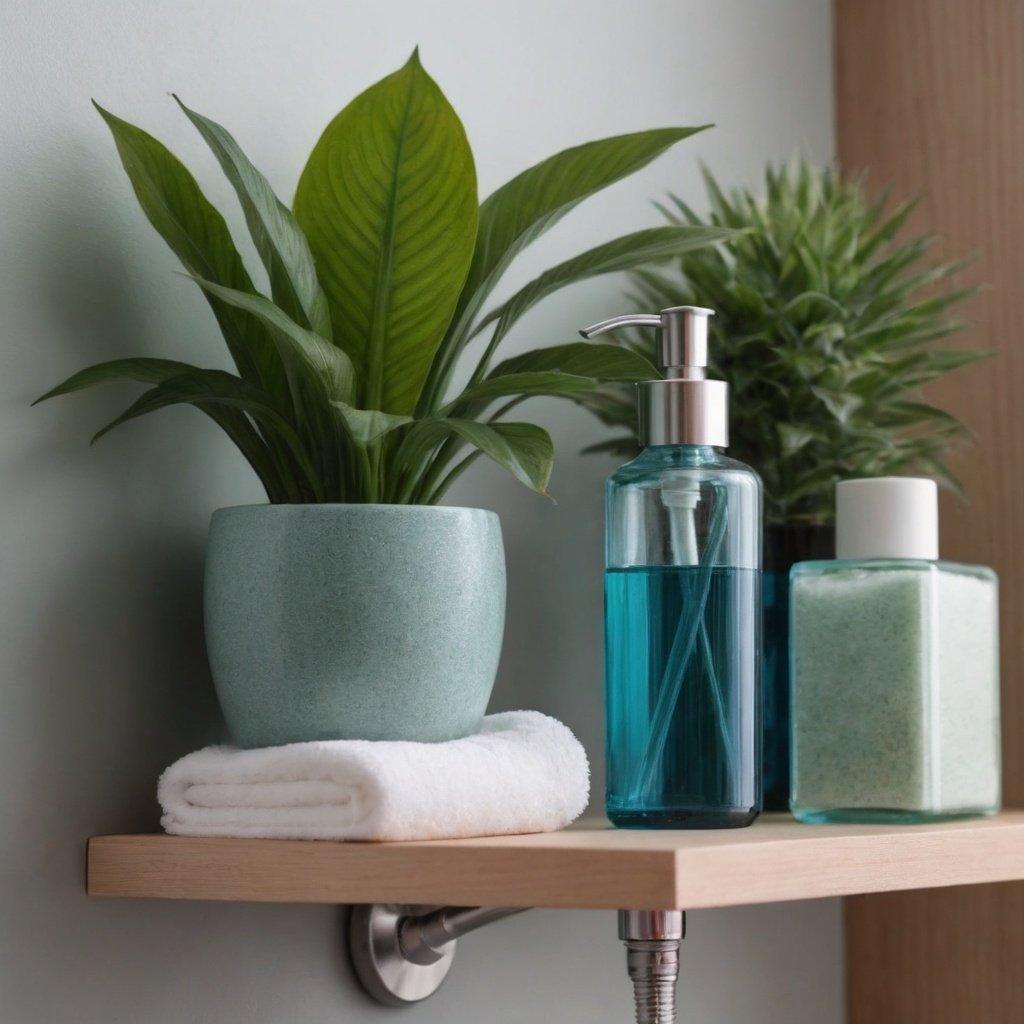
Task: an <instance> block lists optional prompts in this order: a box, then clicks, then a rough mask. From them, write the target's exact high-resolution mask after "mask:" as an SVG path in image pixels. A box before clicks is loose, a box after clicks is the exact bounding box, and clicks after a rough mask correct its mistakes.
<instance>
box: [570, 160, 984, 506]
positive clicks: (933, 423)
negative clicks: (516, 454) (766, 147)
mask: <svg viewBox="0 0 1024 1024" xmlns="http://www.w3.org/2000/svg"><path fill="white" fill-rule="evenodd" d="M704 180H705V183H706V186H707V192H708V198H709V201H710V214H709V215H708V217H707V218H702V217H699V216H697V214H696V213H694V211H693V210H692V209H691V208H690V207H689V206H688V205H687V204H686V203H684V202H683V201H682V200H681V199H679V198H678V197H676V196H674V195H673V196H670V197H669V204H668V205H659V209H661V211H662V213H663V214H664V216H665V218H666V220H667V221H668V222H669V224H671V225H689V226H693V227H698V226H704V227H720V228H731V229H735V230H737V231H738V232H740V233H737V234H735V235H733V236H732V237H731V238H729V239H727V240H726V241H723V242H721V243H720V244H718V245H716V246H714V247H709V248H705V249H702V250H700V251H697V252H690V253H686V254H684V255H682V256H681V257H679V259H678V260H677V261H675V262H674V263H673V264H672V265H671V266H670V267H669V268H665V267H652V268H644V269H641V270H637V271H635V272H633V274H632V275H631V276H632V281H633V285H634V286H635V294H634V295H633V296H632V300H633V302H634V304H635V306H636V308H638V309H642V308H648V309H651V310H657V309H662V308H665V307H668V306H675V305H681V304H693V305H700V306H710V307H712V308H714V309H715V310H716V312H717V315H716V316H715V318H714V319H713V320H712V322H711V367H712V374H713V375H714V376H717V377H721V378H723V379H724V380H727V381H728V382H729V385H730V391H731V444H730V454H733V455H735V457H736V458H738V459H742V460H743V461H744V462H747V463H749V464H751V465H753V466H755V467H756V468H757V470H758V471H759V472H760V473H761V475H762V477H763V479H764V484H765V517H766V520H767V521H768V522H769V523H770V524H783V523H809V524H827V523H829V522H830V521H831V520H832V516H833V490H834V485H835V482H836V480H838V479H842V478H845V477H854V476H883V475H888V474H905V473H911V472H914V473H918V472H924V473H926V474H930V475H933V476H935V477H937V478H938V479H940V481H943V482H945V483H947V484H949V485H951V486H953V487H954V488H957V489H958V487H959V485H958V484H957V482H956V480H955V479H954V478H953V477H952V475H951V474H950V472H949V469H948V467H947V465H946V462H945V455H946V453H947V450H948V448H949V446H950V443H951V442H952V441H953V440H954V439H955V438H956V437H958V436H959V435H961V434H963V432H964V428H963V426H962V424H961V423H960V422H959V421H958V420H957V419H956V418H955V417H953V416H952V415H950V414H949V413H948V412H945V411H943V410H942V409H938V408H936V407H935V406H933V405H930V404H928V403H926V402H925V401H923V400H922V398H921V394H920V389H921V388H922V386H924V385H925V384H927V383H929V381H932V380H934V379H935V378H936V377H939V376H941V375H942V374H944V373H947V372H948V371H950V370H955V369H957V368H958V367H961V366H964V365H965V364H967V363H970V362H973V361H974V360H976V359H979V358H982V357H983V354H980V353H978V352H968V351H953V350H950V349H944V348H936V347H935V346H934V342H936V341H937V340H939V339H940V338H943V337H945V336H947V335H950V334H953V333H954V332H956V331H959V330H961V329H962V328H963V327H964V326H965V324H964V322H963V321H961V320H957V319H953V318H951V317H950V316H949V311H950V309H951V307H953V306H955V305H956V304H957V303H959V302H960V301H961V300H963V299H964V298H966V297H967V296H969V295H971V294H972V292H973V291H974V290H975V289H973V288H962V287H956V286H954V283H953V278H954V276H955V275H956V272H957V271H958V270H959V269H960V267H961V266H962V264H961V263H940V264H934V263H929V262H928V261H927V258H926V257H927V254H928V251H929V249H930V248H931V246H932V243H933V239H932V238H931V237H915V238H913V239H910V240H909V241H901V240H899V239H898V236H899V234H900V229H901V228H902V226H903V224H904V222H905V220H906V218H907V216H908V214H909V213H910V211H911V210H912V209H913V208H914V205H915V202H916V200H909V201H907V202H903V203H901V204H899V205H897V206H896V207H895V208H893V209H892V210H890V209H889V205H888V199H889V192H888V190H886V191H885V192H884V193H883V194H882V196H881V198H879V199H878V200H876V201H874V202H869V201H868V200H867V198H866V196H865V190H864V187H863V184H862V183H861V182H860V181H842V180H841V179H840V178H839V177H838V176H837V175H836V174H835V173H834V172H833V171H832V170H830V169H827V168H818V167H814V166H811V165H809V164H807V163H803V162H798V163H794V164H791V165H790V166H789V167H786V168H781V169H774V168H772V167H770V166H769V167H768V169H767V170H766V173H765V191H764V194H763V195H756V194H755V193H754V192H752V191H749V190H747V189H735V190H732V191H731V192H729V193H728V194H726V192H725V191H723V189H722V188H721V187H720V186H719V185H718V183H717V182H716V181H715V179H714V177H713V176H712V175H711V174H710V173H708V172H707V171H705V172H704ZM619 341H620V343H621V344H623V345H624V347H626V348H627V349H628V350H629V351H633V352H636V353H637V354H639V355H643V356H644V357H646V358H648V359H653V358H654V355H655V353H654V340H653V338H651V337H650V336H648V335H640V334H631V335H629V336H628V337H620V338H619ZM581 401H582V402H583V404H585V405H587V406H588V407H589V408H590V409H591V410H592V411H594V412H595V413H596V414H597V415H598V416H599V417H600V418H601V419H602V420H604V422H606V423H608V424H612V425H615V426H623V427H627V428H628V429H629V430H630V434H629V435H627V436H623V437H620V438H617V439H615V440H612V441H609V442H606V443H604V444H601V445H595V446H594V448H595V449H603V450H611V451H616V452H619V453H631V452H635V451H636V446H637V441H636V436H635V424H636V413H635V409H634V403H633V395H632V389H631V388H629V387H627V386H623V385H606V386H603V387H601V388H600V389H599V390H598V391H597V392H596V393H595V394H593V395H589V396H582V397H581ZM591 450H593V449H591Z"/></svg>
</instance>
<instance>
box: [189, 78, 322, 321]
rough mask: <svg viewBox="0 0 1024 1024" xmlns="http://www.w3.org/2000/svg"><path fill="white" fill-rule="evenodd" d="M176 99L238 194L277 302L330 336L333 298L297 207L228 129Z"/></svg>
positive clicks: (293, 317)
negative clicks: (296, 215)
mask: <svg viewBox="0 0 1024 1024" xmlns="http://www.w3.org/2000/svg"><path fill="white" fill-rule="evenodd" d="M174 98H175V100H176V101H177V103H178V106H180V107H181V109H182V110H183V111H184V112H185V114H186V115H187V117H188V119H189V120H190V121H191V122H192V123H193V124H194V125H195V126H196V128H197V129H198V130H199V134H200V135H202V137H203V138H204V139H205V140H206V143H207V145H208V146H209V147H210V149H211V150H213V154H214V156H216V158H217V160H218V162H219V163H220V166H221V168H222V170H223V171H224V174H225V175H226V176H227V178H228V180H229V181H230V182H231V184H232V186H233V187H234V190H235V192H236V193H237V194H238V201H239V202H240V203H241V204H242V210H243V212H244V213H245V222H246V224H247V225H248V226H249V234H250V235H252V240H253V242H254V243H255V245H256V251H257V252H258V253H259V254H260V259H261V260H262V261H263V265H264V267H266V269H267V275H268V277H269V278H270V289H271V295H272V296H273V298H274V301H275V302H276V303H277V304H278V305H279V306H280V307H281V308H282V309H283V310H284V311H285V312H286V313H287V314H288V315H289V316H290V317H291V318H292V319H293V320H294V321H295V322H296V323H299V324H301V325H302V326H303V327H308V328H310V330H312V331H315V332H316V333H317V334H319V335H321V336H322V337H324V338H330V336H331V316H330V312H329V311H328V308H327V297H326V296H325V295H324V293H323V289H322V288H321V287H320V282H319V281H318V280H317V276H316V267H315V266H314V263H313V254H312V253H311V252H310V251H309V243H308V242H307V241H306V236H305V235H304V234H303V233H302V229H301V228H300V227H299V225H298V223H297V222H296V220H295V218H294V217H293V216H292V213H291V211H290V210H289V209H288V208H287V207H286V206H285V205H284V203H282V202H281V200H280V199H278V198H277V196H276V195H274V191H273V189H271V187H270V183H269V182H268V181H267V179H266V178H265V177H264V176H263V175H262V174H261V173H260V172H259V171H258V170H256V168H255V167H254V166H253V165H252V163H250V161H249V158H248V157H247V156H246V155H245V154H244V153H243V152H242V149H241V147H240V146H239V145H238V143H237V142H236V141H235V140H234V138H233V137H232V136H231V134H230V133H229V132H228V131H227V130H226V129H224V128H222V127H221V126H220V125H219V124H217V123H216V121H211V120H210V119H209V118H207V117H203V115H202V114H198V113H196V112H195V111H194V110H190V109H189V108H188V107H186V106H185V104H184V103H182V102H181V100H180V99H178V97H177V96H175V97H174Z"/></svg>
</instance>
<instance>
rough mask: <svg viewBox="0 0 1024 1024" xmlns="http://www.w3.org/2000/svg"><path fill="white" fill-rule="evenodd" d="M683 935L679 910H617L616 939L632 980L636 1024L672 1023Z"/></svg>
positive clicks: (682, 921)
mask: <svg viewBox="0 0 1024 1024" xmlns="http://www.w3.org/2000/svg"><path fill="white" fill-rule="evenodd" d="M685 935H686V915H685V914H684V913H683V912H682V911H681V910H620V911H619V938H620V939H622V940H623V942H625V944H626V967H627V970H628V971H629V977H630V980H631V981H632V982H633V1000H634V1003H635V1005H636V1024H675V1019H676V981H677V980H678V978H679V944H680V942H681V940H682V939H683V937H684V936H685Z"/></svg>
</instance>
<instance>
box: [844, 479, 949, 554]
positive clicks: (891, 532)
mask: <svg viewBox="0 0 1024 1024" xmlns="http://www.w3.org/2000/svg"><path fill="white" fill-rule="evenodd" d="M836 557H837V558H921V559H928V560H934V559H936V558H938V557H939V490H938V488H937V487H936V486H935V481H934V480H926V479H924V478H922V477H909V476H880V477H874V478H873V479H867V480H842V481H840V482H839V483H838V484H837V485H836Z"/></svg>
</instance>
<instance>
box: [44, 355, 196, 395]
mask: <svg viewBox="0 0 1024 1024" xmlns="http://www.w3.org/2000/svg"><path fill="white" fill-rule="evenodd" d="M194 369H195V367H194V366H190V365H189V364H188V363H179V362H178V361H177V360H174V359H147V358H138V359H112V360H110V362H106V363H97V364H96V365H95V366H89V367H87V368H86V369H84V370H79V371H78V373H73V374H72V375H71V376H70V377H68V379H67V380H66V381H64V382H63V383H62V384H58V385H57V386H56V387H55V388H51V389H50V390H49V391H47V392H46V394H45V395H40V396H39V398H37V399H36V400H35V401H34V402H33V403H32V404H33V405H38V404H39V403H40V402H45V401H46V400H47V399H48V398H56V397H57V396H58V395H70V394H71V393H72V392H73V391H81V390H83V389H84V388H91V387H95V386H96V385H97V384H128V383H133V384H159V383H160V382H161V381H165V380H167V379H168V378H169V377H174V376H176V375H177V374H179V373H184V372H186V371H187V370H194Z"/></svg>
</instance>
